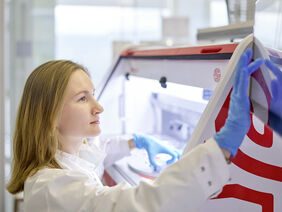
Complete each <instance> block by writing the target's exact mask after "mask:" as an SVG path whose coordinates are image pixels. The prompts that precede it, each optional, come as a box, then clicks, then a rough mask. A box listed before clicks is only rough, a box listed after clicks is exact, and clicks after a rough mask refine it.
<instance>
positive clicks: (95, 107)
mask: <svg viewBox="0 0 282 212" xmlns="http://www.w3.org/2000/svg"><path fill="white" fill-rule="evenodd" d="M103 111H104V108H103V107H102V105H100V104H99V103H98V102H97V100H94V104H93V107H92V114H93V115H96V114H100V113H102V112H103Z"/></svg>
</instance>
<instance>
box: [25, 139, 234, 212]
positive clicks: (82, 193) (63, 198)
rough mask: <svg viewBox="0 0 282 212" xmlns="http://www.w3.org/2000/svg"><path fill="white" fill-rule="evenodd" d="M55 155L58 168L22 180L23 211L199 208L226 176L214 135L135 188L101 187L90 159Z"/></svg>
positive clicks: (214, 192) (126, 185) (121, 184)
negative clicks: (59, 165)
mask: <svg viewBox="0 0 282 212" xmlns="http://www.w3.org/2000/svg"><path fill="white" fill-rule="evenodd" d="M59 155H60V156H59ZM88 156H89V155H88ZM56 157H57V159H58V161H59V163H60V164H61V165H62V167H63V169H50V168H45V169H42V170H40V171H38V172H37V173H36V174H35V175H33V176H32V177H29V178H27V180H26V182H25V185H24V211H46V212H47V211H76V212H77V211H95V212H109V211H116V212H121V211H122V212H127V211H128V212H134V211H139V212H151V211H152V212H155V211H162V212H165V211H175V212H176V211H177V212H181V211H185V212H187V211H198V210H199V208H200V206H201V205H203V204H204V202H205V201H206V200H207V199H208V198H210V197H211V196H213V195H215V194H216V193H218V192H220V190H221V188H222V187H223V185H225V184H226V183H227V181H228V179H229V175H230V173H229V169H228V166H227V163H226V161H225V158H224V156H223V154H222V152H221V150H220V148H219V147H218V145H217V143H216V142H215V141H214V139H210V140H208V141H207V142H206V143H205V144H201V145H199V146H198V147H196V148H195V149H194V150H192V151H191V152H189V153H187V154H185V155H183V156H182V157H181V159H180V160H179V161H177V162H176V163H174V164H173V165H171V166H169V167H168V168H167V169H166V170H164V171H163V172H162V174H161V175H160V176H159V178H158V179H156V180H155V181H154V182H153V183H147V182H141V183H140V185H139V186H137V187H131V186H130V185H129V184H127V183H126V182H124V183H120V184H118V185H116V186H114V187H107V186H103V185H102V183H101V181H100V180H99V177H98V175H97V174H96V173H95V172H94V170H95V169H96V165H95V164H93V163H91V162H89V160H88V161H87V160H85V159H83V158H80V157H76V156H74V155H69V154H66V153H62V152H58V153H57V156H56ZM93 157H95V155H94V156H93Z"/></svg>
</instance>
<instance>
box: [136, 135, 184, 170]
mask: <svg viewBox="0 0 282 212" xmlns="http://www.w3.org/2000/svg"><path fill="white" fill-rule="evenodd" d="M133 142H134V144H135V146H136V148H138V149H142V148H144V149H145V150H146V151H147V154H148V157H149V161H150V163H151V165H152V166H153V167H154V170H155V171H156V170H157V168H158V165H157V163H156V161H155V156H156V155H157V154H160V153H164V154H169V155H171V157H172V158H171V159H170V160H168V161H167V164H171V163H172V162H174V161H175V160H177V159H179V157H180V154H179V152H178V151H177V150H175V149H171V148H168V147H166V146H164V145H162V144H160V143H158V142H157V141H156V140H155V139H154V138H152V137H149V136H146V135H139V134H135V135H133Z"/></svg>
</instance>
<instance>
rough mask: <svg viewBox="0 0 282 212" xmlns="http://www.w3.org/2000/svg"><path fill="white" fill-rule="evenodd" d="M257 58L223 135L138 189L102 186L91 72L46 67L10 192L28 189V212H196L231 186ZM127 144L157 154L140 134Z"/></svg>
mask: <svg viewBox="0 0 282 212" xmlns="http://www.w3.org/2000/svg"><path fill="white" fill-rule="evenodd" d="M251 58H252V51H251V50H247V51H246V52H245V53H244V54H243V55H242V56H241V58H240V61H239V63H238V66H237V71H236V76H235V84H234V88H233V92H232V95H231V102H230V109H229V115H228V119H227V121H226V124H225V126H224V127H223V128H222V130H221V131H220V132H218V133H217V134H216V135H215V137H214V138H211V139H210V140H208V141H207V142H206V143H205V144H201V145H199V146H198V147H196V148H195V149H194V150H192V151H191V152H189V153H188V154H185V155H183V156H182V157H181V159H179V161H177V162H176V163H174V164H173V165H171V166H169V167H168V168H167V169H166V170H164V171H163V172H162V174H161V175H160V177H159V178H158V179H156V180H155V181H154V182H153V183H152V184H149V183H146V182H141V183H140V185H139V186H137V187H130V186H129V185H128V184H127V183H121V184H118V185H117V186H114V187H107V186H103V185H102V183H101V181H100V179H99V177H98V173H97V167H98V166H99V163H97V160H98V161H99V159H101V158H102V159H103V157H100V156H99V155H98V154H96V152H93V149H91V148H90V147H89V145H88V144H87V143H85V142H84V141H85V138H87V137H94V136H97V135H98V134H100V131H101V129H100V127H99V115H100V114H101V113H102V112H103V108H102V106H101V105H99V103H98V102H97V101H96V99H95V98H94V96H93V93H94V86H93V84H92V83H91V81H90V78H89V75H88V74H87V71H86V70H85V69H84V68H83V67H81V66H79V65H77V64H75V63H73V62H70V61H50V62H48V63H45V64H43V65H41V66H40V67H38V68H37V69H35V70H34V71H33V72H32V73H31V75H30V76H29V78H28V79H27V82H26V85H25V88H24V92H23V97H22V100H21V103H20V106H19V111H18V117H17V122H16V128H15V136H14V160H13V169H12V170H13V171H12V177H11V180H10V183H9V184H8V186H7V189H8V191H9V192H11V193H12V194H15V193H18V192H20V191H24V210H25V211H131V212H132V211H146V212H147V211H173V210H175V211H196V210H198V209H199V207H200V206H201V205H202V204H203V203H204V202H205V201H206V200H207V199H208V198H210V197H211V196H213V195H215V194H216V193H218V192H219V191H220V190H221V188H222V187H223V185H224V184H226V182H227V181H228V179H229V171H228V166H227V162H226V159H229V157H230V154H231V156H232V157H233V156H235V154H236V152H237V150H238V148H239V146H240V144H241V142H242V140H243V138H244V136H245V134H246V133H247V131H248V129H249V127H250V117H249V108H250V106H249V99H248V96H247V94H246V89H247V86H248V76H250V74H251V73H253V72H254V71H255V70H256V69H257V68H258V67H259V66H260V65H261V64H262V60H256V61H254V62H253V63H251V64H250V65H248V64H249V61H250V60H251ZM152 143H153V144H152ZM121 145H124V144H121ZM127 146H128V143H127ZM129 146H131V147H133V146H136V147H137V148H145V149H147V151H149V152H153V153H156V152H157V151H155V150H154V149H155V145H154V142H152V140H151V138H148V137H146V136H145V137H144V136H140V135H135V136H134V138H133V139H132V140H130V141H129ZM158 149H161V150H160V151H159V152H165V151H166V150H165V149H162V147H161V148H158ZM125 152H126V151H125ZM172 155H173V154H172ZM175 157H176V156H175ZM95 161H96V162H95Z"/></svg>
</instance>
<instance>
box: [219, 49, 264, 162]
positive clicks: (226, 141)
mask: <svg viewBox="0 0 282 212" xmlns="http://www.w3.org/2000/svg"><path fill="white" fill-rule="evenodd" d="M252 55H253V51H252V50H251V49H247V50H246V51H245V52H244V53H243V54H242V55H241V57H240V59H239V62H238V64H237V68H236V72H235V79H234V85H233V90H232V93H231V98H230V104H229V111H228V118H227V119H226V122H225V124H224V126H223V127H222V128H221V129H220V131H219V132H217V133H216V134H215V135H214V139H215V140H216V142H217V144H218V145H219V146H220V147H221V148H223V149H226V150H228V151H229V152H230V153H231V157H234V156H235V155H236V153H237V151H238V148H239V147H240V145H241V143H242V141H243V139H244V137H245V135H246V133H247V132H248V130H249V128H250V126H251V119H250V101H249V97H248V95H247V88H248V84H249V76H250V75H251V74H252V73H253V72H254V71H256V70H257V69H258V68H259V67H260V66H261V65H262V63H263V60H262V59H256V60H255V61H254V62H252V63H251V64H249V62H250V60H251V59H252Z"/></svg>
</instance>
